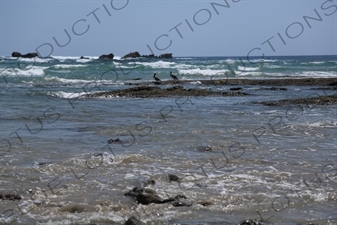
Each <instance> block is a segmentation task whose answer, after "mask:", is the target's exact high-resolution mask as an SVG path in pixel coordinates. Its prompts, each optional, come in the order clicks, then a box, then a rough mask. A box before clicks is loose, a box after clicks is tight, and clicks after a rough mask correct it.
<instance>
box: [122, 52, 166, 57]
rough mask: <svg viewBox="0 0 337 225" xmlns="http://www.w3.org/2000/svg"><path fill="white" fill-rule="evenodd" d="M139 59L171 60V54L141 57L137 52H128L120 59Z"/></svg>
mask: <svg viewBox="0 0 337 225" xmlns="http://www.w3.org/2000/svg"><path fill="white" fill-rule="evenodd" d="M139 57H143V58H154V59H172V58H173V57H172V53H164V54H161V55H159V56H156V55H154V54H150V55H141V54H140V53H139V52H138V51H134V52H130V53H128V54H126V55H125V56H123V57H122V59H127V58H139Z"/></svg>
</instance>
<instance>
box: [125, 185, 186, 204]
mask: <svg viewBox="0 0 337 225" xmlns="http://www.w3.org/2000/svg"><path fill="white" fill-rule="evenodd" d="M150 190H151V189H143V188H139V187H134V188H133V189H132V190H131V191H128V192H126V193H124V196H130V197H133V198H134V199H135V200H136V201H137V202H138V203H140V204H142V205H148V204H150V203H155V204H163V203H167V202H174V201H179V200H180V199H181V198H186V197H185V196H183V195H177V196H175V197H174V198H168V199H162V198H161V197H159V196H158V195H157V194H156V193H155V192H154V191H150Z"/></svg>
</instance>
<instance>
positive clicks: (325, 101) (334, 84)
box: [84, 78, 337, 106]
mask: <svg viewBox="0 0 337 225" xmlns="http://www.w3.org/2000/svg"><path fill="white" fill-rule="evenodd" d="M191 82H198V81H197V80H194V81H184V80H183V81H179V80H178V81H177V80H169V81H161V82H139V83H137V84H136V87H131V88H127V89H122V90H113V91H103V92H97V93H93V94H86V95H84V96H85V97H88V98H97V97H105V98H110V97H127V98H161V97H190V96H196V97H200V96H202V97H206V96H223V97H224V96H231V97H234V96H235V97H240V96H241V97H242V96H251V94H249V93H245V92H243V90H244V88H243V87H235V88H230V89H229V91H211V90H208V89H201V88H198V87H199V86H201V85H206V86H207V85H236V86H240V85H243V86H244V85H253V86H261V89H263V90H269V91H287V90H288V89H287V88H283V87H282V88H280V87H279V86H313V87H316V88H312V90H337V79H336V78H310V79H276V80H248V79H234V80H227V79H226V80H202V81H199V82H200V83H199V84H197V85H196V86H195V87H194V88H184V87H183V86H182V85H180V84H186V83H187V84H190V83H191ZM131 85H132V84H131ZM162 85H172V86H171V87H168V88H161V87H160V86H162ZM262 86H268V88H266V87H262ZM275 86H278V87H275ZM317 86H319V87H317ZM253 103H255V104H263V105H266V106H281V105H289V104H293V105H300V104H315V105H331V104H336V103H337V94H333V95H328V96H319V97H311V98H301V99H282V100H276V101H274V100H271V101H262V102H253Z"/></svg>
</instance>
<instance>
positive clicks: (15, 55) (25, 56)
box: [12, 52, 39, 58]
mask: <svg viewBox="0 0 337 225" xmlns="http://www.w3.org/2000/svg"><path fill="white" fill-rule="evenodd" d="M12 57H21V58H34V57H39V55H38V54H37V53H36V52H32V53H27V54H24V55H23V54H21V53H20V52H13V53H12Z"/></svg>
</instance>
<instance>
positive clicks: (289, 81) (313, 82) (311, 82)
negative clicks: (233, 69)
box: [125, 78, 337, 86]
mask: <svg viewBox="0 0 337 225" xmlns="http://www.w3.org/2000/svg"><path fill="white" fill-rule="evenodd" d="M192 82H200V83H202V84H205V85H260V86H271V85H272V86H337V78H279V79H278V78H275V79H256V80H255V79H238V78H233V79H231V78H226V79H216V80H165V81H161V82H125V84H126V85H137V86H139V85H153V84H156V85H168V84H189V83H192Z"/></svg>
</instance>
